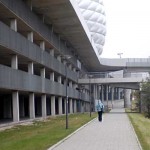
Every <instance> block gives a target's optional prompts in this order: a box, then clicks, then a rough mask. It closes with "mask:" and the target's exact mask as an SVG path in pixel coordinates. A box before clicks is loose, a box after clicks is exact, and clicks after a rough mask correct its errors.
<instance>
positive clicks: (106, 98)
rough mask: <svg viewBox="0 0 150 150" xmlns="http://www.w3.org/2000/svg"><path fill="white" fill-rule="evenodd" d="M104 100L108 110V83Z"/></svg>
mask: <svg viewBox="0 0 150 150" xmlns="http://www.w3.org/2000/svg"><path fill="white" fill-rule="evenodd" d="M106 102H107V110H108V85H106Z"/></svg>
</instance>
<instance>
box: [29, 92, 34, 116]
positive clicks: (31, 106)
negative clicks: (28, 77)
mask: <svg viewBox="0 0 150 150" xmlns="http://www.w3.org/2000/svg"><path fill="white" fill-rule="evenodd" d="M34 103H35V100H34V93H30V94H29V109H30V119H35V104H34Z"/></svg>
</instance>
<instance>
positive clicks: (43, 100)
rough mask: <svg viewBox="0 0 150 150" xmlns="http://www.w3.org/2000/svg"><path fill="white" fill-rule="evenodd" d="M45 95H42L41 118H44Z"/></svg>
mask: <svg viewBox="0 0 150 150" xmlns="http://www.w3.org/2000/svg"><path fill="white" fill-rule="evenodd" d="M46 112H47V111H46V94H43V95H42V117H43V118H46Z"/></svg>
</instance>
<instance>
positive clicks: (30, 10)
mask: <svg viewBox="0 0 150 150" xmlns="http://www.w3.org/2000/svg"><path fill="white" fill-rule="evenodd" d="M78 2H79V1H78ZM78 2H76V1H73V0H61V1H60V0H44V1H43V0H38V1H37V0H0V124H3V123H6V122H8V123H19V122H21V121H24V120H34V119H36V118H39V117H42V118H46V117H47V116H50V115H62V114H65V112H66V100H67V104H68V112H69V113H76V112H84V111H90V88H89V86H86V87H84V88H82V86H79V84H78V78H80V77H83V76H84V77H86V76H87V72H89V71H99V70H100V67H98V66H99V65H100V62H99V55H100V54H101V52H102V46H103V45H104V37H105V30H106V29H105V13H104V10H103V3H102V2H101V1H97V0H95V1H89V0H88V1H87V2H88V3H89V4H93V5H95V6H96V8H97V9H96V10H93V11H95V12H96V11H98V12H97V13H96V15H94V16H96V17H98V18H99V20H97V24H96V26H95V27H96V28H99V27H100V26H101V28H99V29H100V30H99V32H97V33H96V34H94V33H95V29H92V28H91V27H90V26H89V24H90V23H89V22H88V23H87V22H86V19H85V18H84V17H85V16H84V15H82V13H81V12H82V11H80V8H81V7H80V8H79V5H78ZM97 6H98V7H97ZM94 16H93V17H94ZM95 22H96V20H95ZM93 27H94V25H93ZM94 88H95V89H97V88H98V87H97V86H95V87H94Z"/></svg>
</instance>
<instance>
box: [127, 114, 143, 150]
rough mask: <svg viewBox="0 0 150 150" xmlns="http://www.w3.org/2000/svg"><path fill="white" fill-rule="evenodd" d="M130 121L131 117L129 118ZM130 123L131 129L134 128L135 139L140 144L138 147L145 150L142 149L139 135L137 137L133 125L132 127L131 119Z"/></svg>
mask: <svg viewBox="0 0 150 150" xmlns="http://www.w3.org/2000/svg"><path fill="white" fill-rule="evenodd" d="M128 119H129V116H128ZM129 122H130V126H131V128H132V130H133V133H134V135H135V138H136V141H137V143H138V146H139V148H140V150H143V148H142V146H141V143H140V141H139V139H138V137H137V135H136V132H135V130H134V127H133V125H132V123H131V121H130V119H129Z"/></svg>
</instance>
